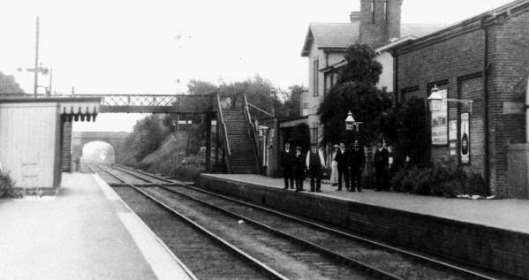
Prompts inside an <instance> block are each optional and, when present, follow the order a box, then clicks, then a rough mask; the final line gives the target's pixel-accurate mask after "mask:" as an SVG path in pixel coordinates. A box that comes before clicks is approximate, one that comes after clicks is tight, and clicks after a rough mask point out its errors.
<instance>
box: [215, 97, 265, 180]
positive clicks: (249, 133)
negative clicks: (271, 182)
mask: <svg viewBox="0 0 529 280" xmlns="http://www.w3.org/2000/svg"><path fill="white" fill-rule="evenodd" d="M218 101H219V102H220V98H219V99H218ZM245 104H246V100H245V102H244V103H243V105H239V106H237V105H235V106H232V107H231V108H229V109H222V108H221V106H220V103H219V106H218V110H219V111H218V114H219V121H220V122H221V124H220V125H221V131H222V134H225V137H223V140H224V141H223V145H224V146H225V150H227V153H226V158H225V161H226V166H227V170H228V173H235V174H259V162H258V154H257V145H256V142H255V135H254V131H255V130H254V128H253V126H252V123H251V121H250V115H249V113H248V109H247V108H248V107H247V106H246V105H245Z"/></svg>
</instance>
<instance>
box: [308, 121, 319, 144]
mask: <svg viewBox="0 0 529 280" xmlns="http://www.w3.org/2000/svg"><path fill="white" fill-rule="evenodd" d="M311 132H312V133H311V136H310V139H311V144H312V145H317V144H318V137H319V135H318V127H317V126H315V127H313V128H311Z"/></svg>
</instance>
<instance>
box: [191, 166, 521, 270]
mask: <svg viewBox="0 0 529 280" xmlns="http://www.w3.org/2000/svg"><path fill="white" fill-rule="evenodd" d="M197 185H199V186H200V187H203V188H206V189H209V190H211V191H214V192H218V193H221V194H224V195H228V196H232V197H236V198H240V199H243V200H245V201H248V202H251V203H256V204H261V205H263V206H266V207H269V208H273V209H276V210H279V211H282V212H286V213H291V214H294V215H299V216H302V217H305V218H309V219H313V220H317V221H321V222H324V223H326V224H330V225H333V226H337V227H339V228H342V229H344V230H346V231H351V232H354V233H358V234H361V235H364V236H368V237H371V238H375V239H378V240H381V241H384V242H387V243H389V244H394V245H397V246H402V247H404V248H409V249H413V250H417V251H420V252H424V253H427V254H430V255H434V256H439V257H442V258H446V259H450V260H453V261H456V262H459V263H463V264H469V265H473V266H479V267H482V268H485V269H488V270H496V271H499V272H504V273H507V274H511V275H516V276H520V277H525V278H527V277H529V270H528V269H527V267H529V253H528V252H529V235H528V234H524V233H520V232H514V231H507V230H503V229H499V228H492V227H487V226H482V225H478V224H472V223H464V222H459V221H455V220H448V219H444V218H439V217H434V216H429V215H422V214H418V213H412V212H406V211H400V210H395V209H390V208H384V207H379V206H375V205H367V204H362V203H357V202H352V201H347V200H344V199H339V198H332V197H324V196H317V195H312V194H310V193H294V192H288V191H282V190H279V189H276V188H270V187H265V186H260V185H256V184H246V183H241V182H237V181H230V180H226V179H218V178H214V177H212V176H208V175H201V176H200V177H199V179H198V182H197Z"/></svg>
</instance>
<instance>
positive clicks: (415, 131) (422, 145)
mask: <svg viewBox="0 0 529 280" xmlns="http://www.w3.org/2000/svg"><path fill="white" fill-rule="evenodd" d="M424 101H425V100H424V98H417V97H412V98H410V99H409V100H407V101H406V102H404V103H403V104H400V105H399V106H396V107H395V108H394V109H393V111H392V112H391V113H390V114H389V116H388V118H387V119H388V120H389V121H388V126H387V128H385V131H387V132H388V133H387V135H389V137H388V138H389V139H390V141H391V142H392V143H394V144H395V146H397V147H398V150H399V153H401V154H402V157H405V156H406V155H407V156H409V157H410V160H411V163H412V164H419V165H424V164H427V163H428V162H429V158H428V145H429V137H430V135H429V133H428V123H427V110H426V107H425V105H424V103H425V102H424Z"/></svg>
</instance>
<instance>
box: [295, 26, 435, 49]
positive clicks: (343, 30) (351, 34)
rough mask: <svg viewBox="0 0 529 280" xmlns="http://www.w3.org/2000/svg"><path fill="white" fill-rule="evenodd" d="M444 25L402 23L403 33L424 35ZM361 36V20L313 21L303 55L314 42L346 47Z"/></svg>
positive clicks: (338, 47) (320, 44)
mask: <svg viewBox="0 0 529 280" xmlns="http://www.w3.org/2000/svg"><path fill="white" fill-rule="evenodd" d="M443 27H444V26H442V25H434V24H402V26H401V35H402V37H406V36H415V37H422V36H424V35H427V34H430V33H433V32H435V31H437V30H439V29H441V28H443ZM359 38H360V22H359V21H356V22H347V23H311V24H310V25H309V30H308V32H307V35H306V36H305V44H304V45H303V50H302V52H301V56H308V55H309V53H310V50H311V49H312V44H314V43H316V44H317V45H318V48H319V49H339V50H340V49H346V48H347V47H349V46H350V45H352V44H354V43H356V42H358V40H359Z"/></svg>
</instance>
